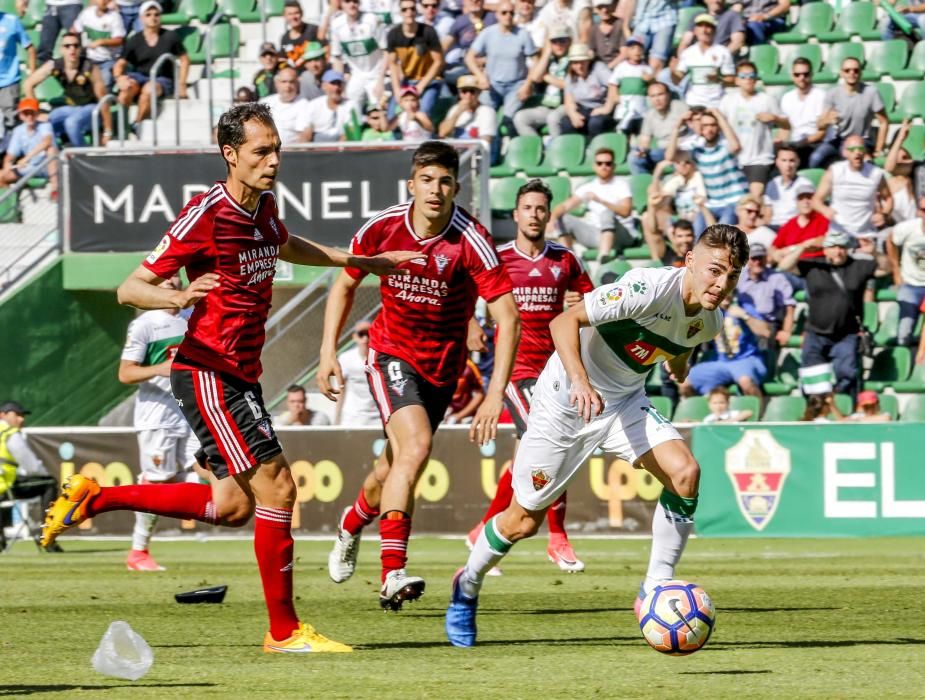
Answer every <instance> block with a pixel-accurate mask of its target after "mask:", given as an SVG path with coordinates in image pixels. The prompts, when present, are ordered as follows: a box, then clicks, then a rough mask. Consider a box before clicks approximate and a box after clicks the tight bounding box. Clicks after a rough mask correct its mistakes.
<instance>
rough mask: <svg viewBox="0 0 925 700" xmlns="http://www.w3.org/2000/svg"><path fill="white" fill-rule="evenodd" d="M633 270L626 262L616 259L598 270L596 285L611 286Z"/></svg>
mask: <svg viewBox="0 0 925 700" xmlns="http://www.w3.org/2000/svg"><path fill="white" fill-rule="evenodd" d="M632 269H633V266H632V265H630V264H629V263H628V262H626V260H620V259H615V260H611V261H610V262H608V263H604V264H603V265H601V266H600V267H599V268H598V270H597V275H595V280H594V283H595V284H596V285H597V286H598V287H600V286H601V285H604V284H611V283H613V282H616V281H617V280H618V279H620V278H621V277H623V275H625V274H626V273H627V272H629V271H630V270H632Z"/></svg>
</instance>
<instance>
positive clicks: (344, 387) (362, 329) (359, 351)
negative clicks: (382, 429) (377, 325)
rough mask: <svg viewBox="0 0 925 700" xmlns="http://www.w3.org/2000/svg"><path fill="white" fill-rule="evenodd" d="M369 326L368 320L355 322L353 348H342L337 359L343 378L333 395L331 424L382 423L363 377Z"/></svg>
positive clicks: (350, 425)
mask: <svg viewBox="0 0 925 700" xmlns="http://www.w3.org/2000/svg"><path fill="white" fill-rule="evenodd" d="M369 326H370V323H369V321H358V322H357V324H356V325H355V326H354V327H353V342H354V347H352V348H348V349H347V350H344V352H342V353H341V354H340V355H339V356H338V358H337V360H338V362H339V363H340V369H341V375H342V377H343V381H342V382H341V385H340V392H339V393H338V395H337V408H336V409H335V413H334V416H335V418H334V423H335V424H337V425H342V426H344V427H347V428H359V427H362V426H378V425H381V424H382V421H381V419H380V418H379V409H378V408H377V407H376V401H375V400H374V399H373V395H372V393H371V392H370V390H369V382H368V381H367V379H366V376H367V375H366V355H367V354H368V353H369Z"/></svg>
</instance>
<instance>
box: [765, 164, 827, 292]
mask: <svg viewBox="0 0 925 700" xmlns="http://www.w3.org/2000/svg"><path fill="white" fill-rule="evenodd" d="M815 195H816V188H815V187H814V186H813V183H811V182H805V183H801V184H799V185H797V187H796V207H797V215H796V216H795V217H793V218H792V219H790V220H789V221H787V222H786V223H785V224H784V225H783V226H781V227H780V229H779V230H778V231H777V236H775V237H774V242H773V243H772V244H771V248H770V251H769V252H770V257H771V260H773V261H774V263H775V264H776V265H777V268H778V269H779V270H782V271H784V270H790V269H793V268H795V267H796V264H797V261H798V260H813V259H818V258H824V257H825V253H823V252H822V241H823V239H824V238H825V234H826V233H828V231H829V220H828V219H826V218H825V216H823V215H822V214H820V213H819V212H818V211H816V210H815V209H814V208H813V197H815ZM791 281H793V280H792V278H791Z"/></svg>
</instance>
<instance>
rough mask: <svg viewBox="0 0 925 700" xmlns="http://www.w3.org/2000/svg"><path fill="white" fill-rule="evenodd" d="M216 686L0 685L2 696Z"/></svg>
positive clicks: (140, 683)
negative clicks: (117, 689)
mask: <svg viewBox="0 0 925 700" xmlns="http://www.w3.org/2000/svg"><path fill="white" fill-rule="evenodd" d="M129 687H132V688H214V687H215V683H145V682H144V681H140V682H139V681H135V682H134V683H133V682H131V681H125V682H124V683H110V684H108V685H95V684H80V683H75V684H70V683H56V684H54V685H45V684H35V685H0V697H4V696H9V697H13V696H17V695H35V694H36V693H60V692H64V691H66V690H110V689H112V688H129Z"/></svg>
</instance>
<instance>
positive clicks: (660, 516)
mask: <svg viewBox="0 0 925 700" xmlns="http://www.w3.org/2000/svg"><path fill="white" fill-rule="evenodd" d="M634 466H636V467H641V468H642V469H645V470H646V471H648V472H649V473H650V474H652V476H654V477H655V478H656V479H658V480H659V481H660V482H662V485H663V486H664V487H665V488H664V489H663V490H662V495H661V496H660V497H659V499H658V503H657V504H656V506H655V515H654V516H653V518H652V553H651V555H650V557H649V569H648V571H647V572H646V578H645V581H643V584H642V586H641V587H640V590H639V597H637V599H636V604H635V606H634V608H635V610H636V613H637V617H638V616H639V606H640V605H641V603H642V598H644V597H645V593H647V592H648V591H649V590H651V588H652V587H653V586H654V585H655V584H656V583H658V582H659V581H663V580H666V579H672V578H674V570H675V567H676V566H677V564H678V562H679V561H680V560H681V555H682V554H683V552H684V548H685V546H686V545H687V538H688V537H689V536H690V533H691V531H692V530H693V529H694V511H695V510H696V509H697V493H698V490H699V488H700V465H699V464H697V460H696V459H694V455H693V454H691V451H690V448H688V446H687V444H686V443H685V442H684V441H683V440H669V441H668V442H663V443H662V444H661V445H657V446H656V447H654V448H652V449H651V450H649V451H648V452H646V453H645V454H644V455H642V456H641V457H639V459H637V460H636V462H635V464H634Z"/></svg>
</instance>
